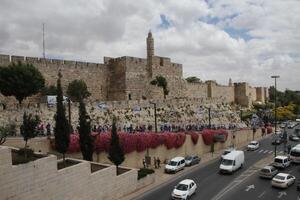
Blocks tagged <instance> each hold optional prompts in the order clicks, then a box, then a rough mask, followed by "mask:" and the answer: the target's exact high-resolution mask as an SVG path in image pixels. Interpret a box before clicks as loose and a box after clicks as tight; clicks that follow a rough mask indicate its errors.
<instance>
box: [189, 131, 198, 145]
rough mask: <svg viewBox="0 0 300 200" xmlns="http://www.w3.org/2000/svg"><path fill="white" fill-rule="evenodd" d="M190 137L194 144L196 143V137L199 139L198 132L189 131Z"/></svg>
mask: <svg viewBox="0 0 300 200" xmlns="http://www.w3.org/2000/svg"><path fill="white" fill-rule="evenodd" d="M190 135H191V139H192V142H193V144H194V145H196V144H197V143H198V139H199V134H198V133H196V132H191V133H190Z"/></svg>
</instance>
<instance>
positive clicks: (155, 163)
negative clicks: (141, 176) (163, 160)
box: [153, 157, 157, 169]
mask: <svg viewBox="0 0 300 200" xmlns="http://www.w3.org/2000/svg"><path fill="white" fill-rule="evenodd" d="M153 160H154V168H155V169H157V160H156V158H155V157H153Z"/></svg>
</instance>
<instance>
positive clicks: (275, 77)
mask: <svg viewBox="0 0 300 200" xmlns="http://www.w3.org/2000/svg"><path fill="white" fill-rule="evenodd" d="M271 78H274V81H275V85H274V86H275V90H274V104H275V116H274V118H275V122H274V123H275V134H276V133H277V78H280V76H278V75H274V76H271ZM276 150H277V144H276V142H275V152H274V153H275V157H276Z"/></svg>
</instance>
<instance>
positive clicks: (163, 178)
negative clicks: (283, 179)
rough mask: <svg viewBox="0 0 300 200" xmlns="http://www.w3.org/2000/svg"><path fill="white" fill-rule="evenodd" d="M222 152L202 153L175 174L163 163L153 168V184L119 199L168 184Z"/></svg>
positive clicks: (138, 194)
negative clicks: (196, 159) (168, 170)
mask: <svg viewBox="0 0 300 200" xmlns="http://www.w3.org/2000/svg"><path fill="white" fill-rule="evenodd" d="M270 135H271V134H270ZM268 137H269V135H268V136H265V137H263V138H260V139H259V140H262V139H265V138H268ZM243 148H244V145H243V146H241V147H237V149H243ZM223 152H224V149H221V150H219V151H216V152H214V153H213V154H212V153H206V154H203V155H202V156H201V161H200V164H198V165H194V166H191V167H188V168H187V167H186V168H185V169H184V170H183V171H180V172H177V173H176V174H166V173H164V167H165V165H164V164H163V165H162V166H161V168H159V169H154V170H155V182H154V183H153V184H150V185H148V186H146V187H144V188H142V189H140V190H137V191H136V192H134V193H131V194H128V195H126V196H124V197H123V198H120V200H131V199H134V198H136V197H138V196H140V195H141V194H144V193H145V192H147V191H150V190H153V189H154V188H157V187H159V186H160V185H163V184H168V183H169V182H171V181H172V180H173V179H176V178H179V177H181V176H184V175H185V174H188V173H191V172H192V171H194V170H198V169H200V168H203V167H205V166H206V165H208V164H210V163H212V162H214V161H216V160H218V159H220V157H221V155H222V153H223ZM263 160H264V161H263V162H264V163H266V162H269V161H270V158H268V159H267V161H266V160H265V159H263ZM259 164H261V162H259Z"/></svg>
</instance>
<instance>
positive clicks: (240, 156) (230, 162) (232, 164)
mask: <svg viewBox="0 0 300 200" xmlns="http://www.w3.org/2000/svg"><path fill="white" fill-rule="evenodd" d="M244 162H245V155H244V152H243V151H232V152H230V153H229V154H227V155H225V156H224V158H223V160H222V162H221V165H220V172H221V173H232V172H234V171H236V170H238V169H239V168H242V167H243V165H244Z"/></svg>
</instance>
